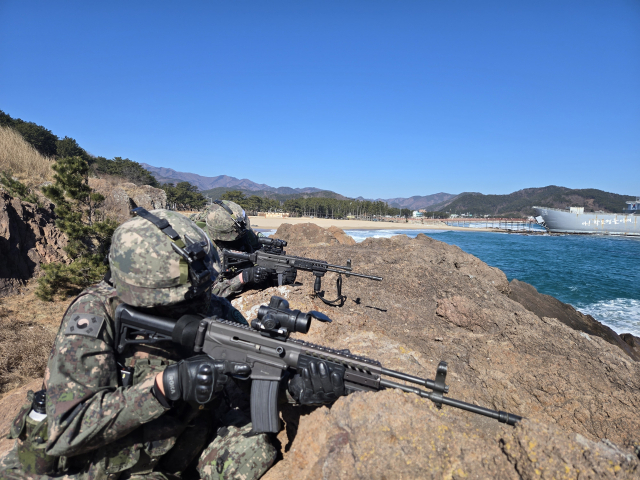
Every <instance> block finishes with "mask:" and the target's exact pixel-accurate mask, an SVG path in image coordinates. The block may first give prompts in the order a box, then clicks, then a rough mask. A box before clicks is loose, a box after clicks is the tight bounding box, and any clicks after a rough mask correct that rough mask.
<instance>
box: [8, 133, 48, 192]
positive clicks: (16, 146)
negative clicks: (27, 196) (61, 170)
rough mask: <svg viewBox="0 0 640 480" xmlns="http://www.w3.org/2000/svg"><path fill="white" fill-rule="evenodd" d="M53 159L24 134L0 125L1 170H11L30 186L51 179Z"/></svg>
mask: <svg viewBox="0 0 640 480" xmlns="http://www.w3.org/2000/svg"><path fill="white" fill-rule="evenodd" d="M52 163H53V159H51V158H47V157H44V156H42V155H40V153H38V151H37V150H36V149H35V148H33V147H32V146H31V145H29V144H28V143H27V142H26V141H25V140H24V139H23V138H22V136H21V135H20V134H19V133H17V132H16V131H15V130H13V129H12V128H9V127H2V126H0V171H7V172H10V173H11V175H13V176H14V177H16V178H17V179H18V180H20V181H21V182H22V183H24V184H25V185H27V186H28V187H35V186H36V185H40V184H42V183H44V182H47V181H51V179H52V178H53V169H52V168H51V165H52Z"/></svg>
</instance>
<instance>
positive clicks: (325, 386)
mask: <svg viewBox="0 0 640 480" xmlns="http://www.w3.org/2000/svg"><path fill="white" fill-rule="evenodd" d="M289 393H290V394H291V396H292V397H293V398H294V399H295V400H296V401H297V402H298V403H300V404H302V405H322V404H325V403H333V402H335V401H336V400H337V399H338V398H339V397H341V396H342V395H344V394H345V392H344V375H343V373H342V372H340V371H336V370H334V371H331V370H330V369H329V367H328V366H327V364H326V363H325V362H323V361H312V362H309V367H308V368H303V369H302V371H301V372H300V373H298V374H296V375H295V376H294V377H293V378H292V379H291V381H290V382H289Z"/></svg>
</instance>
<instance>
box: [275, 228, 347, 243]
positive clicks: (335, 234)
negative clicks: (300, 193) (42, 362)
mask: <svg viewBox="0 0 640 480" xmlns="http://www.w3.org/2000/svg"><path fill="white" fill-rule="evenodd" d="M272 237H273V238H279V239H281V240H286V241H287V242H288V243H289V245H320V246H324V245H355V244H356V241H355V240H354V239H353V238H351V237H350V236H349V235H347V234H346V233H344V230H342V229H340V228H338V227H335V226H332V227H329V228H322V227H319V226H318V225H316V224H315V223H298V224H296V225H291V224H290V223H283V224H282V225H280V227H278V230H277V231H276V233H274V234H273V235H272Z"/></svg>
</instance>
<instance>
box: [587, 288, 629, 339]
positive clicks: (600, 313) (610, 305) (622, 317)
mask: <svg viewBox="0 0 640 480" xmlns="http://www.w3.org/2000/svg"><path fill="white" fill-rule="evenodd" d="M576 309H577V310H579V311H581V312H582V313H584V314H587V315H591V316H592V317H593V318H595V319H596V320H598V321H599V322H602V323H604V324H605V325H606V326H608V327H610V328H611V329H612V330H613V331H615V332H616V333H618V334H620V333H632V334H633V335H635V336H636V337H640V300H634V299H632V298H616V299H615V300H601V301H599V302H596V303H592V304H589V305H585V306H577V307H576Z"/></svg>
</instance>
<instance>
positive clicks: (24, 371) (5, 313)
mask: <svg viewBox="0 0 640 480" xmlns="http://www.w3.org/2000/svg"><path fill="white" fill-rule="evenodd" d="M35 287H36V282H35V281H31V282H30V283H29V285H28V286H27V287H26V288H25V289H24V290H23V292H22V293H21V294H19V295H13V296H10V297H4V298H1V299H0V397H1V396H2V394H4V393H6V392H8V391H9V390H12V389H14V388H17V387H20V386H22V385H24V384H25V383H27V382H28V381H29V380H31V379H33V378H38V377H41V376H42V375H43V374H44V369H45V367H46V366H47V360H48V357H49V352H50V350H51V346H52V345H53V341H54V340H55V336H56V333H57V331H58V327H59V325H60V321H61V320H62V315H63V314H64V312H65V310H66V309H67V307H68V306H69V304H70V303H71V301H72V300H73V299H72V298H69V299H66V300H63V301H58V302H43V301H42V300H40V299H38V298H37V297H36V296H35V294H34V290H35Z"/></svg>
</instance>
